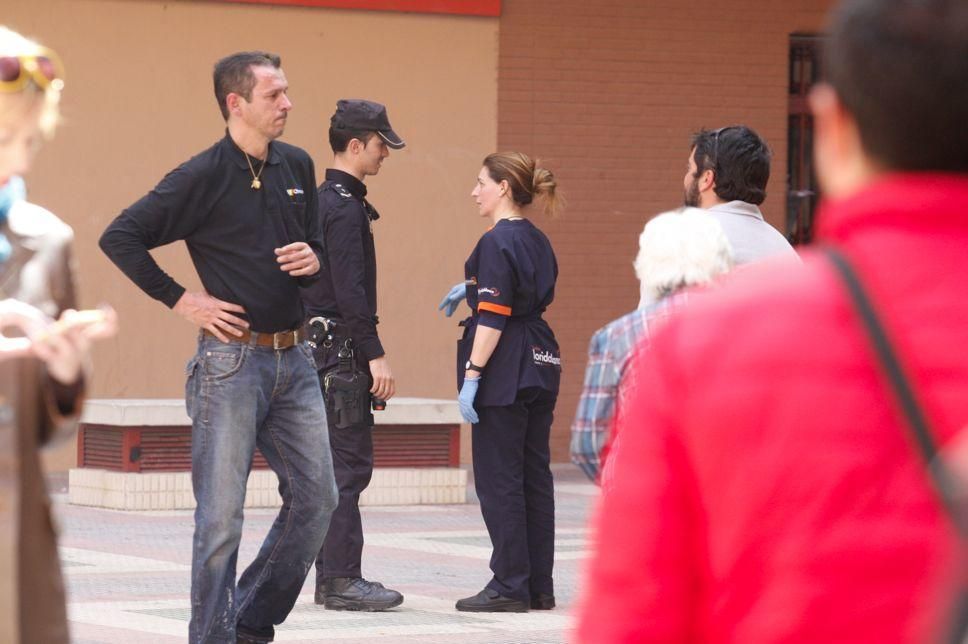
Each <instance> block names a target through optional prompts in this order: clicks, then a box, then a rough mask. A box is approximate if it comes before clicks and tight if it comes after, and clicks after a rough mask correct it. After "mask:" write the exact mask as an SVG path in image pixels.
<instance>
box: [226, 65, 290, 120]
mask: <svg viewBox="0 0 968 644" xmlns="http://www.w3.org/2000/svg"><path fill="white" fill-rule="evenodd" d="M281 65H282V59H281V58H279V56H277V55H276V54H270V53H269V52H267V51H240V52H238V53H236V54H232V55H231V56H226V57H225V58H223V59H221V60H220V61H218V62H217V63H215V70H214V71H213V72H212V79H213V81H214V82H215V100H217V101H218V108H219V109H220V110H222V118H224V119H225V120H226V121H228V120H229V107H228V105H226V104H225V99H226V98H228V95H229V94H238V95H239V96H241V97H242V98H244V99H245V100H247V101H251V100H252V88H254V87H255V74H253V73H252V67H253V66H255V67H275V68H276V69H279V67H280V66H281Z"/></svg>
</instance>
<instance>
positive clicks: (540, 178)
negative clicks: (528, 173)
mask: <svg viewBox="0 0 968 644" xmlns="http://www.w3.org/2000/svg"><path fill="white" fill-rule="evenodd" d="M557 187H558V184H557V182H556V181H555V175H554V173H552V172H551V170H548V169H547V168H542V167H540V166H538V165H537V164H535V168H534V175H533V177H532V180H531V189H532V191H533V192H534V193H535V194H538V195H551V194H554V192H555V188H557Z"/></svg>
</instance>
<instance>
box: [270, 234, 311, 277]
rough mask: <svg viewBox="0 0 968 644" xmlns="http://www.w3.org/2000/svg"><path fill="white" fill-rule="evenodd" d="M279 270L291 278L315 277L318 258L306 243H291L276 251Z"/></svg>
mask: <svg viewBox="0 0 968 644" xmlns="http://www.w3.org/2000/svg"><path fill="white" fill-rule="evenodd" d="M276 261H277V262H279V268H280V269H282V270H284V271H286V272H287V273H289V274H290V275H292V276H293V277H302V276H303V275H315V274H316V271H318V270H319V258H318V257H316V253H314V252H313V249H312V248H310V247H309V244H307V243H306V242H293V243H291V244H286V245H285V246H283V247H282V248H277V249H276Z"/></svg>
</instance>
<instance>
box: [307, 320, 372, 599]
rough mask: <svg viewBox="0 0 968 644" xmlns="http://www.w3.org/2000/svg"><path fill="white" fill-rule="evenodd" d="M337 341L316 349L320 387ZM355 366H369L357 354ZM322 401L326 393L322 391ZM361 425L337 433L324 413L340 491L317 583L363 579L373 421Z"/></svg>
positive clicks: (335, 362)
mask: <svg viewBox="0 0 968 644" xmlns="http://www.w3.org/2000/svg"><path fill="white" fill-rule="evenodd" d="M340 344H341V338H336V340H335V342H333V346H332V347H329V348H327V347H324V346H319V347H318V348H317V349H316V351H315V352H314V353H315V357H316V365H317V371H318V373H319V382H320V387H322V384H323V376H324V375H325V374H326V372H328V371H330V370H331V369H334V368H336V367H337V365H338V364H339V357H338V347H339V346H340ZM357 365H358V366H360V368H361V369H362V370H363V371H364V372H368V365H367V364H366V363H365V361H364V360H362V358H361V357H360V356H359V355H358V354H357ZM323 397H324V398H325V397H326V392H325V391H323ZM368 418H369V420H368V421H367V422H365V423H364V424H362V425H356V426H352V427H347V428H344V429H337V428H336V426H335V425H334V424H333V423H334V421H335V419H336V414H335V413H332V412H331V411H330V410H329V409H327V414H326V419H327V425H328V426H329V444H330V448H331V450H332V454H333V474H334V476H335V478H336V487H337V489H338V490H339V503H338V505H337V506H336V510H335V511H334V512H333V516H332V518H331V519H330V522H329V531H328V532H327V533H326V540H325V541H323V547H322V548H321V549H320V551H319V555H318V556H317V557H316V583H317V584H318V583H320V582H321V581H322V580H323V579H324V578H326V577H362V576H363V575H362V574H361V570H360V561H361V559H362V557H363V522H362V519H361V518H360V494H362V493H363V490H365V489H366V487H367V486H368V485H369V484H370V479H371V478H372V476H373V420H372V419H373V417H372V415H369V414H368Z"/></svg>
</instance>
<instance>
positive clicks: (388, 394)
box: [370, 356, 396, 400]
mask: <svg viewBox="0 0 968 644" xmlns="http://www.w3.org/2000/svg"><path fill="white" fill-rule="evenodd" d="M370 375H372V376H373V386H372V387H370V393H371V394H373V395H374V397H376V398H381V399H383V400H390V399H391V398H393V394H394V393H395V392H396V386H395V384H394V382H393V374H392V373H390V363H389V362H387V357H386V356H380V357H379V358H374V359H373V360H370Z"/></svg>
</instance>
